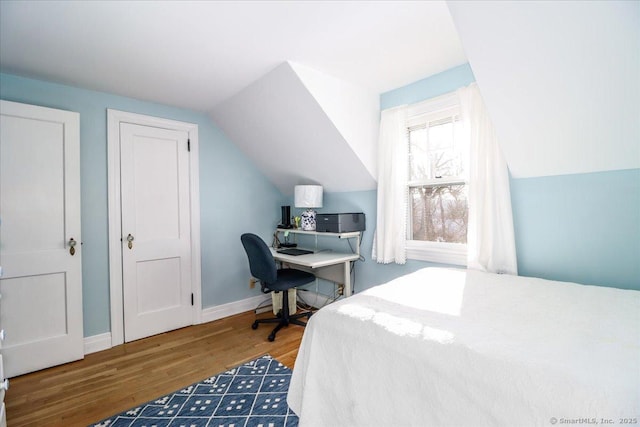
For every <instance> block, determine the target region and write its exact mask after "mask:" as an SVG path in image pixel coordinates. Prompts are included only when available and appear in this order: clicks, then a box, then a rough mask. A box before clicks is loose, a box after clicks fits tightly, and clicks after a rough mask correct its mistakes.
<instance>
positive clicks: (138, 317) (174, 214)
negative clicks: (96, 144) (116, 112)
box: [120, 123, 193, 341]
mask: <svg viewBox="0 0 640 427" xmlns="http://www.w3.org/2000/svg"><path fill="white" fill-rule="evenodd" d="M188 137H189V134H188V132H186V131H180V130H172V129H164V128H158V127H151V126H142V125H134V124H128V123H122V124H121V125H120V168H121V170H120V176H121V185H120V187H121V209H122V237H123V239H122V278H123V299H124V325H125V328H124V329H125V331H124V332H125V341H132V340H135V339H139V338H143V337H147V336H150V335H155V334H158V333H161V332H166V331H168V330H172V329H177V328H180V327H184V326H187V325H190V324H191V323H192V318H193V306H192V296H191V281H192V278H191V224H190V201H189V152H188V148H187V144H188V142H187V141H188Z"/></svg>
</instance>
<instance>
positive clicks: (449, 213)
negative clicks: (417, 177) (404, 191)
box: [410, 185, 468, 243]
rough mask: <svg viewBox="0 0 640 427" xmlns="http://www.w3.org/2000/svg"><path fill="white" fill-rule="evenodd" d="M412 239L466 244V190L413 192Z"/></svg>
mask: <svg viewBox="0 0 640 427" xmlns="http://www.w3.org/2000/svg"><path fill="white" fill-rule="evenodd" d="M410 202H411V218H412V222H411V234H412V235H411V239H412V240H427V241H430V242H449V243H467V217H468V215H467V213H468V209H467V186H466V185H443V186H435V185H434V186H431V185H424V186H420V187H411V188H410Z"/></svg>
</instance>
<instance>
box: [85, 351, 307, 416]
mask: <svg viewBox="0 0 640 427" xmlns="http://www.w3.org/2000/svg"><path fill="white" fill-rule="evenodd" d="M290 380H291V370H290V369H289V368H287V367H286V366H284V365H283V364H282V363H280V362H278V361H277V360H275V359H274V358H272V357H271V356H269V355H266V356H262V357H260V358H258V359H256V360H252V361H251V362H247V363H245V364H244V365H241V366H238V367H236V368H233V369H230V370H228V371H227V372H224V373H221V374H219V375H215V376H213V377H210V378H207V379H206V380H203V381H201V382H199V383H195V384H192V385H190V386H188V387H185V388H183V389H181V390H179V391H176V392H175V393H171V394H168V395H166V396H162V397H160V398H158V399H156V400H153V401H151V402H148V403H145V404H144V405H140V406H138V407H135V408H131V409H129V410H128V411H125V412H123V413H121V414H118V415H114V416H113V417H109V418H107V419H104V420H102V421H100V422H99V423H97V424H92V426H93V427H107V426H108V427H124V426H128V427H143V426H146V427H151V426H155V427H179V426H184V427H205V426H206V427H214V426H215V427H249V426H251V427H258V426H262V427H295V426H297V425H298V417H297V416H296V415H295V414H294V413H293V412H291V409H289V406H288V405H287V391H288V390H289V381H290Z"/></svg>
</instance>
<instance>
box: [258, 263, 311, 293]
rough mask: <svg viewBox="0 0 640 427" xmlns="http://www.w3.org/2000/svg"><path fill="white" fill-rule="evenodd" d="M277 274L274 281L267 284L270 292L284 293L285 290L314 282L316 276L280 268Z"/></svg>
mask: <svg viewBox="0 0 640 427" xmlns="http://www.w3.org/2000/svg"><path fill="white" fill-rule="evenodd" d="M277 274H278V278H277V279H276V281H275V282H274V283H268V284H267V286H268V288H269V289H271V290H272V291H284V290H285V289H291V288H296V287H298V286H302V285H306V284H307V283H309V282H313V281H314V280H316V276H314V275H313V274H311V273H307V272H306V271H302V270H296V269H295V268H282V269H280V270H278V272H277Z"/></svg>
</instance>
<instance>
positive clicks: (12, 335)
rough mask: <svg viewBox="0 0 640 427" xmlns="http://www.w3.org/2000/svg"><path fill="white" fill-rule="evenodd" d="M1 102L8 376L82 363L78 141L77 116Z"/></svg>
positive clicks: (2, 289)
mask: <svg viewBox="0 0 640 427" xmlns="http://www.w3.org/2000/svg"><path fill="white" fill-rule="evenodd" d="M0 102H1V103H2V104H1V107H2V108H1V113H2V114H1V118H0V119H1V123H0V219H1V221H2V222H1V225H0V264H1V265H2V271H3V274H2V277H1V278H0V293H1V294H2V299H1V300H0V306H1V310H0V324H1V327H2V329H4V330H6V331H7V338H6V340H5V342H4V343H3V349H2V352H3V360H4V363H5V373H6V375H7V376H9V377H11V376H15V375H20V374H23V373H27V372H31V371H34V370H38V369H43V368H47V367H49V366H53V365H57V364H61V363H66V362H70V361H72V360H77V359H80V358H82V357H83V356H84V343H83V334H82V331H83V319H82V262H81V250H80V241H81V236H80V138H79V116H78V114H77V113H72V112H68V111H60V110H53V109H49V108H42V107H36V106H31V105H24V104H18V103H13V102H7V101H0ZM72 238H73V239H74V242H76V243H77V245H76V246H75V248H74V251H75V252H74V254H73V255H72V254H71V253H70V245H69V241H70V239H72Z"/></svg>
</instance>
